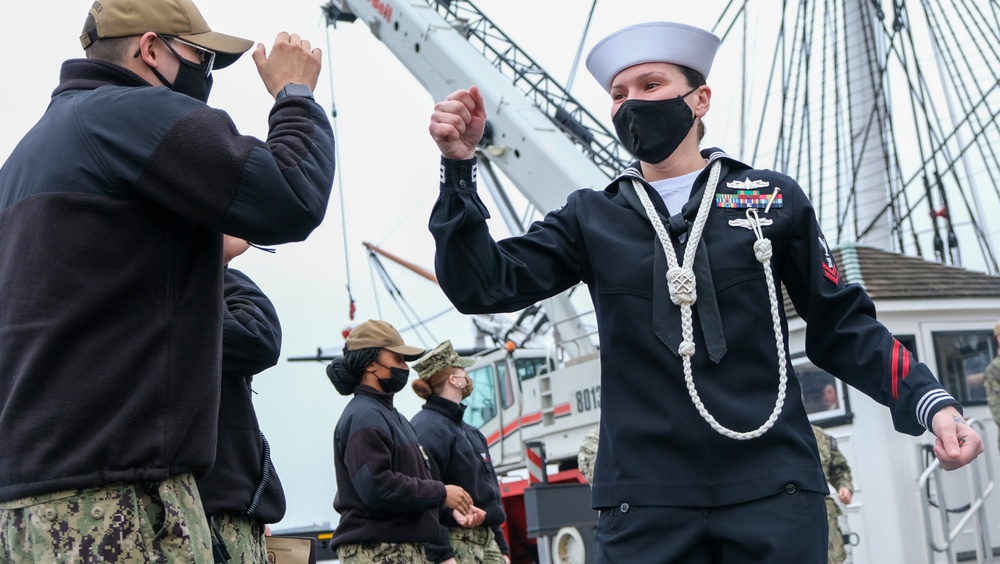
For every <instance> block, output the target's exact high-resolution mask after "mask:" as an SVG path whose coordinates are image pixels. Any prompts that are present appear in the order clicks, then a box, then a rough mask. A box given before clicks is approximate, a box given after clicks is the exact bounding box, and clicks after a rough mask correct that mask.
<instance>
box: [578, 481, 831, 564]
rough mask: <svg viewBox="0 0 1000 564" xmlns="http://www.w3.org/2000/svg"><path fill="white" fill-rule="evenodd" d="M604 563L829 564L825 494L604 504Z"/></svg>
mask: <svg viewBox="0 0 1000 564" xmlns="http://www.w3.org/2000/svg"><path fill="white" fill-rule="evenodd" d="M596 535H597V541H598V542H597V545H598V554H597V561H598V562H599V563H601V564H618V563H622V562H644V563H648V564H675V563H676V564H680V563H683V564H739V563H753V564H789V563H792V562H794V563H795V564H826V561H827V521H826V503H825V502H824V500H823V494H819V493H815V492H809V491H804V490H800V489H798V488H796V487H795V486H794V485H789V486H788V487H787V488H786V491H785V492H782V493H780V494H777V495H773V496H771V497H766V498H762V499H758V500H754V501H748V502H745V503H739V504H735V505H727V506H722V507H709V508H699V507H636V506H632V505H630V504H628V503H623V504H621V505H620V506H618V507H611V508H604V509H601V515H600V518H599V520H598V525H597V533H596Z"/></svg>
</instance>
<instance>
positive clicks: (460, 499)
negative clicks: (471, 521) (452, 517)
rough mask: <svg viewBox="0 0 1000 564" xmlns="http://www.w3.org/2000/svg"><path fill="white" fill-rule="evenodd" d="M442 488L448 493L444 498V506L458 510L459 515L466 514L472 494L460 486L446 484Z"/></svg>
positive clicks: (469, 507)
mask: <svg viewBox="0 0 1000 564" xmlns="http://www.w3.org/2000/svg"><path fill="white" fill-rule="evenodd" d="M444 489H445V490H446V491H447V493H448V495H447V496H446V497H445V500H444V506H445V507H447V508H448V509H454V510H455V511H458V513H459V514H460V515H468V514H469V510H470V509H471V508H472V496H470V495H469V494H468V493H466V491H465V490H463V489H462V486H454V485H451V484H447V485H445V487H444Z"/></svg>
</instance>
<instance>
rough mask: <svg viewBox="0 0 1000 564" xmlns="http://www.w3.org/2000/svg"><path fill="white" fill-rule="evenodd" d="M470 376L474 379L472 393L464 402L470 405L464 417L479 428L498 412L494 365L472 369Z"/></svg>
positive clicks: (467, 421)
mask: <svg viewBox="0 0 1000 564" xmlns="http://www.w3.org/2000/svg"><path fill="white" fill-rule="evenodd" d="M469 378H471V379H472V395H471V396H469V397H468V399H466V400H465V402H464V403H465V404H466V405H467V406H468V407H466V408H465V415H464V416H463V419H464V420H465V422H466V423H468V424H469V425H472V426H473V427H475V428H477V429H478V428H480V427H482V426H483V425H485V424H486V422H487V421H489V420H490V419H493V418H494V417H496V414H497V407H496V406H497V404H496V384H495V380H494V378H493V366H492V365H487V366H481V367H479V368H476V369H475V370H470V371H469Z"/></svg>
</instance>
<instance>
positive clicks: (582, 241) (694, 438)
mask: <svg viewBox="0 0 1000 564" xmlns="http://www.w3.org/2000/svg"><path fill="white" fill-rule="evenodd" d="M718 44H719V39H718V38H717V37H715V36H714V35H712V34H710V33H708V32H706V31H704V30H700V29H697V28H693V27H690V26H685V25H683V24H675V23H667V22H656V23H651V24H640V25H637V26H630V27H629V28H625V29H624V30H621V31H620V32H617V33H615V34H612V35H611V36H609V37H607V38H605V39H603V40H601V42H599V43H598V44H597V45H596V46H595V47H594V49H593V50H592V51H591V54H590V56H589V57H588V62H587V64H588V69H589V70H590V71H591V72H592V74H594V76H595V78H597V79H598V81H599V82H600V83H601V85H602V86H603V87H604V88H605V89H606V90H607V91H608V92H609V93H610V94H611V97H612V102H613V112H614V119H613V121H614V122H615V126H616V130H617V132H618V136H619V139H621V140H622V142H623V144H624V145H625V146H626V147H627V148H628V149H629V150H630V151H631V152H632V153H633V154H635V155H636V156H637V157H638V158H639V161H637V162H636V163H634V164H633V165H632V166H630V167H629V168H628V169H627V170H625V171H624V172H622V174H621V175H620V176H619V177H618V178H616V179H615V180H614V181H613V182H611V183H610V184H609V185H608V186H607V187H606V188H605V189H604V190H603V191H597V190H590V189H584V190H578V191H576V192H573V193H572V194H571V195H570V196H569V198H568V199H567V202H566V204H565V205H564V206H563V207H562V208H560V209H559V210H556V211H553V212H551V213H549V214H548V215H546V216H545V218H544V220H542V221H540V222H536V223H535V224H534V225H532V226H531V228H530V229H529V230H528V232H527V233H526V234H524V235H521V236H515V237H510V238H507V239H504V240H502V241H499V242H497V241H494V240H493V239H492V237H491V236H490V234H489V231H488V228H487V225H486V218H487V217H488V212H487V211H486V207H485V206H484V205H483V203H482V201H481V200H480V199H479V197H478V195H477V194H476V184H475V176H476V160H475V147H476V143H477V142H478V141H479V138H480V136H481V134H482V130H483V127H484V124H485V120H486V111H485V103H484V100H483V97H482V94H481V93H480V92H479V91H478V88H476V87H475V86H473V87H471V88H470V89H469V90H460V91H457V92H455V93H453V94H451V95H449V96H448V97H447V98H446V99H445V100H444V101H443V102H440V103H438V104H437V105H436V106H435V112H434V114H433V115H432V117H431V125H430V132H431V135H432V137H434V139H435V141H436V142H437V143H438V146H439V148H440V149H441V153H442V163H441V186H440V195H439V198H438V201H437V203H436V204H435V206H434V209H433V211H432V213H431V218H430V230H431V233H432V234H433V235H434V237H435V240H436V243H437V254H436V258H435V267H436V272H437V275H438V279H439V281H440V284H441V287H442V289H443V290H444V291H445V293H446V294H447V295H448V297H449V298H450V299H451V301H452V302H453V303H454V304H455V306H456V307H457V308H458V309H459V310H460V311H462V312H465V313H482V312H501V311H517V310H519V309H522V308H525V307H527V306H529V305H532V304H534V303H535V302H537V301H539V300H542V299H545V298H548V297H550V296H552V295H554V294H557V293H559V292H561V291H563V290H565V289H567V288H570V287H572V286H573V285H575V284H577V283H578V282H581V281H582V282H584V283H586V284H587V286H588V289H589V291H590V295H591V298H592V300H593V303H594V306H595V311H596V315H597V322H598V333H599V338H600V354H601V370H602V374H601V380H602V387H601V392H602V398H601V400H602V401H601V405H602V416H601V428H600V436H601V446H600V449H599V451H598V454H597V461H596V466H595V471H594V482H593V498H592V500H593V506H594V507H595V508H597V509H600V510H601V516H600V521H599V524H598V529H597V542H598V560H599V561H600V562H639V561H642V562H646V561H656V562H685V563H687V562H705V563H708V562H713V563H723V562H774V563H779V562H780V563H786V562H797V563H816V562H825V561H826V546H827V530H826V515H825V509H824V507H823V494H824V493H825V492H826V483H825V481H824V478H823V473H822V470H821V468H820V465H819V455H818V451H817V447H816V441H815V437H814V436H813V433H812V430H811V427H810V425H809V420H808V417H807V415H806V411H805V408H804V406H803V402H802V398H801V390H800V387H799V383H798V381H797V380H796V378H795V375H794V371H793V369H792V366H791V358H790V355H789V352H788V345H787V334H788V332H787V321H786V319H785V314H784V310H783V308H782V299H781V296H782V290H781V289H782V287H783V288H784V290H785V292H787V295H788V297H789V298H790V299H791V301H792V303H793V304H794V306H795V309H796V311H797V313H798V314H799V315H800V316H801V317H802V319H804V320H806V321H807V331H806V352H807V354H808V356H809V358H810V359H811V360H812V362H813V363H814V364H815V365H816V366H818V367H819V368H821V369H823V370H826V371H827V372H829V373H831V374H833V375H834V376H836V377H838V378H840V379H841V380H843V381H845V382H847V383H849V384H850V385H852V386H854V387H855V388H857V389H858V390H860V391H861V392H863V393H865V394H867V395H869V396H870V397H872V398H873V399H875V400H876V401H878V402H879V403H881V404H883V405H885V406H887V407H888V408H889V410H890V413H891V415H892V420H893V424H894V426H895V428H896V429H897V430H898V431H900V432H902V433H907V434H911V435H920V434H921V433H923V432H924V431H925V430H932V431H934V432H935V433H936V435H937V436H938V439H937V446H936V450H935V452H936V454H937V455H938V457H939V458H940V459H941V461H942V465H943V466H944V467H945V468H956V467H959V466H962V465H964V464H967V463H968V462H969V461H971V460H972V459H973V458H975V457H976V456H977V455H978V454H979V453H980V452H982V442H981V440H980V438H979V436H978V435H977V434H976V433H975V431H973V430H972V429H971V428H970V427H969V426H968V425H967V424H965V421H964V419H963V418H962V416H961V412H960V408H961V406H960V405H959V403H958V402H957V401H955V400H954V399H953V398H952V397H951V396H950V395H949V394H948V393H947V392H945V391H944V389H943V388H942V387H941V385H940V383H939V382H938V381H937V379H936V378H935V377H934V375H933V374H932V373H931V372H930V370H929V369H928V367H927V366H925V365H924V364H921V363H918V362H916V361H915V359H914V358H913V357H912V356H911V355H910V353H909V352H908V351H907V350H906V349H905V348H904V347H903V346H902V345H900V343H899V342H898V341H897V340H896V339H895V338H893V336H892V334H891V333H890V332H889V331H888V330H887V329H886V328H885V327H884V326H883V325H881V324H880V323H879V322H878V321H877V320H876V318H875V309H874V305H873V303H872V301H871V299H870V298H869V297H868V295H867V294H866V293H865V291H864V289H863V288H861V287H860V286H859V285H857V284H845V282H844V281H843V280H842V278H841V277H840V275H839V272H838V270H837V268H836V264H835V262H834V260H833V257H832V255H831V253H830V250H829V246H828V245H827V244H826V241H825V239H824V237H823V234H822V232H821V231H820V228H819V225H818V223H817V219H816V214H815V212H814V210H813V208H812V205H811V204H810V202H809V200H808V198H807V197H806V195H805V194H804V192H803V191H802V189H801V188H800V187H799V185H798V184H797V183H796V182H795V181H794V180H793V179H791V178H789V177H788V176H786V175H783V174H780V173H778V172H775V171H769V170H758V169H754V168H752V167H750V166H748V165H746V164H744V163H741V162H739V161H737V160H736V159H733V158H731V157H729V156H727V155H726V154H725V153H723V152H722V151H721V150H719V149H705V150H699V148H698V145H699V142H700V139H701V132H702V131H703V126H702V124H701V118H702V117H703V116H704V115H705V113H706V112H707V110H708V108H709V105H710V100H711V90H710V89H709V88H708V86H707V85H706V84H705V78H704V77H705V76H707V74H708V70H709V68H710V67H711V62H712V59H713V57H714V53H715V50H716V49H717V47H718ZM677 182H681V183H682V187H683V190H681V191H679V197H678V190H677V189H676V184H677ZM685 183H686V184H685ZM661 190H662V191H661ZM668 532H669V534H667V533H668Z"/></svg>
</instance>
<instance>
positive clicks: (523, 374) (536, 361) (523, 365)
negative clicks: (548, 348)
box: [514, 357, 552, 382]
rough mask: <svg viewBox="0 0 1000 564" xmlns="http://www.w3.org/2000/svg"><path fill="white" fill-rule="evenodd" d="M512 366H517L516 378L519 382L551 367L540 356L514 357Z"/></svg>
mask: <svg viewBox="0 0 1000 564" xmlns="http://www.w3.org/2000/svg"><path fill="white" fill-rule="evenodd" d="M514 367H515V368H517V379H518V380H520V381H521V382H524V381H525V380H531V379H532V378H534V377H535V376H538V375H539V374H541V373H542V372H548V371H549V370H551V369H552V368H551V366H548V365H547V364H546V362H545V358H542V357H536V358H517V359H514Z"/></svg>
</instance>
